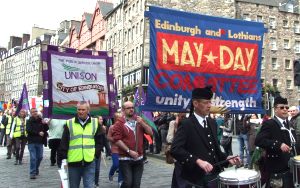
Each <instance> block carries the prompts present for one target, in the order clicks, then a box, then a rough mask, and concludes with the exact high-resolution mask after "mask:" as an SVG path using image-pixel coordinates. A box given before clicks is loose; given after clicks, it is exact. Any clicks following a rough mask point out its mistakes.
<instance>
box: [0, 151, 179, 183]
mask: <svg viewBox="0 0 300 188" xmlns="http://www.w3.org/2000/svg"><path fill="white" fill-rule="evenodd" d="M44 149H45V150H44V159H43V161H42V163H41V166H40V175H39V176H37V179H35V180H31V179H29V152H28V149H27V147H26V148H25V152H24V162H23V165H14V162H15V160H14V159H13V158H12V159H10V160H7V159H6V147H0V174H1V175H0V187H1V188H17V187H18V188H60V179H59V174H58V171H57V170H58V168H57V167H56V166H50V159H49V158H50V150H49V149H48V148H44ZM105 161H106V164H107V166H105V164H104V162H103V161H101V172H100V187H103V188H116V187H117V176H115V177H114V181H113V182H110V181H109V180H108V171H109V168H110V165H111V160H108V159H106V160H105ZM148 161H149V162H148V163H147V164H145V166H144V173H143V179H142V185H141V187H143V188H148V187H152V188H169V187H170V185H171V179H172V173H173V165H168V164H166V163H165V162H164V161H162V160H159V159H155V158H151V157H149V158H148Z"/></svg>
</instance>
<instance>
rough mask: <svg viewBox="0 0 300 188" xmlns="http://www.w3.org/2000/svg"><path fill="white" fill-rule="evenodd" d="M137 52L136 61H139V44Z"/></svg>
mask: <svg viewBox="0 0 300 188" xmlns="http://www.w3.org/2000/svg"><path fill="white" fill-rule="evenodd" d="M135 53H136V56H135V62H138V60H139V47H138V46H137V47H136V50H135Z"/></svg>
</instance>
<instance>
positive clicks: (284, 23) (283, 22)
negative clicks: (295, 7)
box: [282, 20, 289, 28]
mask: <svg viewBox="0 0 300 188" xmlns="http://www.w3.org/2000/svg"><path fill="white" fill-rule="evenodd" d="M282 26H283V27H285V28H287V27H289V21H288V20H282Z"/></svg>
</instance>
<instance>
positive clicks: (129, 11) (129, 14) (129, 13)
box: [128, 7, 131, 19]
mask: <svg viewBox="0 0 300 188" xmlns="http://www.w3.org/2000/svg"><path fill="white" fill-rule="evenodd" d="M130 16H131V8H130V7H129V9H128V19H130Z"/></svg>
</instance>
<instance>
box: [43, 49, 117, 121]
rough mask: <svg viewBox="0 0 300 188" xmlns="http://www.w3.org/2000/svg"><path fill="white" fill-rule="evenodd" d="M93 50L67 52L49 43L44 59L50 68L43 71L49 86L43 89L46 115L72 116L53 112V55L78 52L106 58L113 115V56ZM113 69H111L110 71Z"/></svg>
mask: <svg viewBox="0 0 300 188" xmlns="http://www.w3.org/2000/svg"><path fill="white" fill-rule="evenodd" d="M92 52H93V51H90V50H80V51H79V52H77V53H76V49H72V48H66V49H65V52H59V48H58V47H57V46H51V45H47V50H46V51H42V61H43V62H47V66H48V69H46V70H44V69H43V71H42V73H43V82H44V83H45V81H48V87H47V88H44V89H43V100H44V109H43V115H44V117H49V118H58V119H68V118H70V117H71V116H70V115H63V114H59V115H58V114H57V115H54V114H52V107H53V105H52V67H51V55H52V54H56V55H64V53H65V56H71V57H78V54H80V55H82V56H83V57H86V58H91V59H99V58H102V59H105V60H106V68H107V87H108V103H109V116H110V117H111V116H112V115H113V113H114V112H115V111H114V110H113V109H112V108H111V106H112V101H113V100H112V98H113V96H115V91H114V90H111V87H110V85H113V84H114V82H113V81H114V79H113V73H112V70H113V58H112V57H108V54H107V52H106V51H98V56H93V55H92ZM110 70H111V71H110ZM46 100H48V101H49V106H48V107H46V106H45V101H46Z"/></svg>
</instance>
